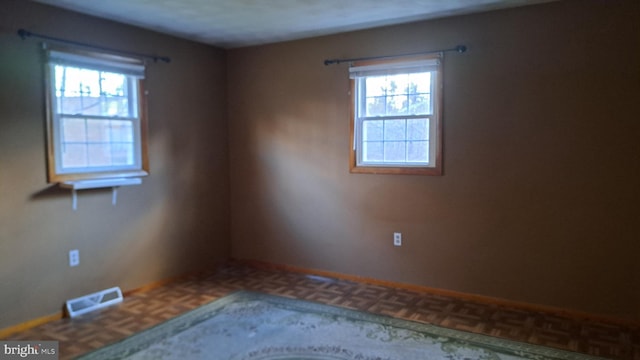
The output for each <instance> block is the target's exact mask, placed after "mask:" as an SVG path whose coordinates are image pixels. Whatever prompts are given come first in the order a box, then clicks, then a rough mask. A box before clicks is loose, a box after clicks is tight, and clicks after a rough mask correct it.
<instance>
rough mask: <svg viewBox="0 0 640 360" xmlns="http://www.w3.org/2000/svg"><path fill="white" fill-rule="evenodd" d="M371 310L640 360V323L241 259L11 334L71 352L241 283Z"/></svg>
mask: <svg viewBox="0 0 640 360" xmlns="http://www.w3.org/2000/svg"><path fill="white" fill-rule="evenodd" d="M243 289H245V290H252V291H260V292H264V293H269V294H275V295H280V296H286V297H290V298H298V299H305V300H310V301H316V302H320V303H325V304H329V305H334V306H342V307H346V308H351V309H358V310H363V311H369V312H372V313H378V314H384V315H388V316H394V317H399V318H403V319H408V320H413V321H420V322H425V323H430V324H434V325H439V326H444V327H449V328H452V329H458V330H463V331H470V332H475V333H481V334H486V335H490V336H495V337H500V338H505V339H511V340H515V341H523V342H529V343H532V344H538V345H544V346H549V347H554V348H558V349H564V350H571V351H577V352H582V353H586V354H593V355H598V356H602V357H605V358H611V359H622V360H640V329H638V328H636V327H632V326H622V325H617V324H609V323H602V322H596V321H590V320H577V319H574V318H569V317H562V316H558V315H555V314H546V313H541V312H531V311H525V310H522V309H515V308H507V307H502V306H497V305H495V304H484V303H476V302H470V301H462V300H460V299H457V298H453V297H448V296H443V295H439V294H429V293H424V292H419V291H410V290H403V289H395V288H390V287H385V286H380V285H371V284H365V283H361V282H355V281H348V280H340V279H332V278H327V277H322V276H310V275H306V274H301V273H297V272H289V271H284V270H277V269H265V268H261V267H255V266H250V265H248V264H245V263H241V262H233V263H229V264H227V265H225V266H223V267H221V268H219V269H217V270H215V271H211V272H208V273H201V274H197V275H193V276H189V277H186V278H184V279H182V280H179V281H176V282H172V283H170V284H166V285H164V286H161V287H158V288H155V289H151V290H149V291H146V292H140V293H134V294H132V295H130V296H127V297H125V300H124V302H123V303H121V304H119V305H117V306H113V307H110V308H107V309H102V310H99V311H96V312H94V313H90V314H86V315H84V316H81V317H79V318H75V319H62V320H58V321H53V322H50V323H47V324H43V325H40V326H37V327H34V328H32V329H29V330H27V331H24V332H21V333H18V334H14V335H12V336H9V337H8V338H7V340H57V341H59V342H60V355H61V356H60V358H61V359H70V358H73V357H75V356H78V355H80V354H83V353H86V352H88V351H91V350H94V349H98V348H100V347H102V346H105V345H108V344H110V343H113V342H116V341H118V340H121V339H123V338H125V337H127V336H130V335H133V334H135V333H137V332H140V331H142V330H144V329H147V328H149V327H152V326H154V325H157V324H159V323H161V322H164V321H166V320H168V319H171V318H173V317H175V316H178V315H180V314H182V313H184V312H186V311H189V310H192V309H195V308H197V307H199V306H201V305H203V304H206V303H208V302H210V301H213V300H215V299H217V298H220V297H222V296H224V295H226V294H229V293H232V292H234V291H238V290H243Z"/></svg>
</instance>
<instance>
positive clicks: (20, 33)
mask: <svg viewBox="0 0 640 360" xmlns="http://www.w3.org/2000/svg"><path fill="white" fill-rule="evenodd" d="M18 36H20V37H21V38H22V40H24V39H26V38H28V37H34V38H39V39H43V40H49V41H55V42H58V43H62V44H69V45H74V46H80V47H85V48H90V49H96V50H102V51H107V52H111V53H116V54H122V55H128V56H133V57H137V58H143V59H150V60H153V61H154V62H158V60H160V61H164V62H166V63H170V62H171V58H169V57H166V56H155V55H146V54H138V53H134V52H127V51H121V50H115V49H110V48H106V47H101V46H96V45H91V44H85V43H81V42H77V41H71V40H66V39H60V38H56V37H52V36H47V35H42V34H36V33H32V32H31V31H28V30H25V29H19V30H18Z"/></svg>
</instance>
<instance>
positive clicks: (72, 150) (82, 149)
mask: <svg viewBox="0 0 640 360" xmlns="http://www.w3.org/2000/svg"><path fill="white" fill-rule="evenodd" d="M86 166H87V145H86V144H63V145H62V168H64V169H67V168H81V167H86Z"/></svg>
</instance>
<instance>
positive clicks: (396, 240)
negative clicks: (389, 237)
mask: <svg viewBox="0 0 640 360" xmlns="http://www.w3.org/2000/svg"><path fill="white" fill-rule="evenodd" d="M393 245H394V246H402V233H399V232H394V233H393Z"/></svg>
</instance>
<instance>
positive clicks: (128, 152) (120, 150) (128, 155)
mask: <svg viewBox="0 0 640 360" xmlns="http://www.w3.org/2000/svg"><path fill="white" fill-rule="evenodd" d="M111 161H112V164H113V165H133V163H134V151H133V144H113V145H112V146H111Z"/></svg>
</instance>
